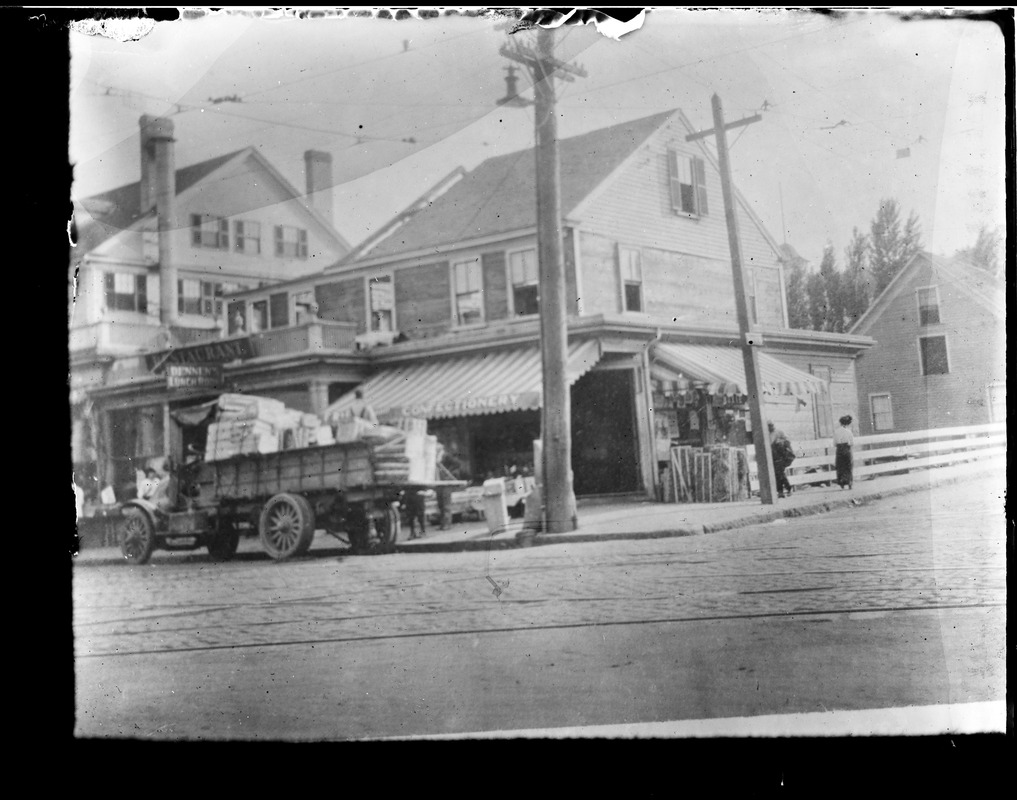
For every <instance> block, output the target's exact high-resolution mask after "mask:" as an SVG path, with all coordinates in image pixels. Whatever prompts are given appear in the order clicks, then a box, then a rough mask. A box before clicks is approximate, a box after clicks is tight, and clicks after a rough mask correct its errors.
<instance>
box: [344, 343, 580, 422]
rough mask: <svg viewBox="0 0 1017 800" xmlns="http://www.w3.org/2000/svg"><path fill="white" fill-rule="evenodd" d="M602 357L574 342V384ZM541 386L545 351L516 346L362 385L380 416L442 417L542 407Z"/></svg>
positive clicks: (429, 363)
mask: <svg viewBox="0 0 1017 800" xmlns="http://www.w3.org/2000/svg"><path fill="white" fill-rule="evenodd" d="M599 360H600V342H598V341H597V340H595V339H594V340H587V341H583V342H574V343H571V344H570V345H569V357H568V366H567V377H568V381H569V385H571V384H573V383H575V382H576V381H577V380H578V379H579V378H580V377H581V376H583V375H585V374H586V373H587V372H589V371H590V370H591V369H592V368H593V367H594V366H595V365H596V363H597V362H598V361H599ZM542 387H543V381H542V378H541V363H540V349H539V348H537V347H517V348H513V349H511V350H501V351H493V352H489V353H484V354H476V355H468V356H457V357H454V358H440V359H439V358H435V359H428V360H426V361H423V362H422V363H416V364H407V365H405V366H399V367H392V368H391V369H387V370H384V371H382V372H379V373H378V374H377V375H374V376H372V377H371V378H369V379H368V380H366V381H365V382H364V383H362V384H361V385H360V386H359V387H358V388H360V389H362V390H363V392H364V399H365V400H366V401H367V402H368V403H370V405H371V407H372V408H374V411H375V413H376V414H377V415H378V417H379V418H386V417H402V416H410V417H423V418H426V419H443V418H447V417H464V416H472V415H477V414H497V413H499V412H502V411H525V410H533V409H538V408H540V404H541V395H542ZM353 400H354V395H353V393H352V392H351V393H349V394H346V395H343V396H342V397H340V398H339V399H338V400H336V402H334V403H333V404H332V405H330V406H329V407H328V408H327V409H326V410H325V414H324V416H325V418H326V419H327V418H329V417H331V416H333V415H335V414H342V413H344V412H346V411H348V410H349V409H350V406H351V405H352V403H353Z"/></svg>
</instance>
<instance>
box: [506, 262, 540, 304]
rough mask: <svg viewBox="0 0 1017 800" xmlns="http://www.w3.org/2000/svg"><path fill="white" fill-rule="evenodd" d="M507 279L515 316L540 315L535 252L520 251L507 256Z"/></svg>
mask: <svg viewBox="0 0 1017 800" xmlns="http://www.w3.org/2000/svg"><path fill="white" fill-rule="evenodd" d="M509 278H510V280H511V282H512V308H513V309H514V310H515V315H516V316H517V317H526V316H530V315H531V314H538V313H540V294H539V281H538V275H537V251H536V250H521V251H519V252H517V253H511V254H509Z"/></svg>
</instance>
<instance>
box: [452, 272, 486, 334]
mask: <svg viewBox="0 0 1017 800" xmlns="http://www.w3.org/2000/svg"><path fill="white" fill-rule="evenodd" d="M452 270H453V280H454V281H455V291H456V309H455V314H456V324H457V325H474V324H476V323H478V322H483V321H484V279H483V274H482V272H481V270H480V259H479V258H475V259H473V260H472V261H457V262H455V263H454V264H453V265H452Z"/></svg>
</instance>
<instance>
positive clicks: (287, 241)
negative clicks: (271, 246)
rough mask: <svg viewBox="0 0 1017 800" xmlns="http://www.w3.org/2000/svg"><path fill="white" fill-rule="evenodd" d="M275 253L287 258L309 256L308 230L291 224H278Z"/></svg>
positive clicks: (276, 227)
mask: <svg viewBox="0 0 1017 800" xmlns="http://www.w3.org/2000/svg"><path fill="white" fill-rule="evenodd" d="M275 254H276V255H277V256H283V257H285V258H307V231H305V230H304V229H303V228H294V227H293V226H291V225H276V226H275Z"/></svg>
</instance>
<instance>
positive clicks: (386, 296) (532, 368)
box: [229, 111, 871, 495]
mask: <svg viewBox="0 0 1017 800" xmlns="http://www.w3.org/2000/svg"><path fill="white" fill-rule="evenodd" d="M692 131H693V128H692V126H691V125H690V124H689V122H688V121H687V120H686V119H685V118H684V116H683V115H682V113H681V112H680V111H672V112H667V113H662V114H656V115H653V116H650V117H646V118H643V119H638V120H634V121H631V122H625V123H622V124H619V125H614V126H611V127H609V128H605V129H602V130H597V131H594V132H591V133H588V134H584V135H582V136H577V137H574V138H570V139H565V140H563V141H561V143H560V151H561V208H562V212H563V219H562V228H563V245H564V248H563V249H564V254H565V259H564V260H565V265H564V266H565V271H566V284H567V295H568V312H569V323H568V325H569V339H570V357H569V366H568V373H569V380H570V382H571V384H572V392H571V397H572V401H571V403H572V409H571V411H572V427H573V468H574V469H573V471H574V474H575V489H576V492H577V494H580V495H584V494H598V493H606V492H646V493H650V494H652V493H653V492H654V489H655V484H656V481H657V475H658V455H662V454H663V453H664V452H666V448H667V447H668V446H669V445H670V443H671V442H673V441H678V442H684V443H692V444H704V443H705V444H709V443H719V442H725V441H726V442H730V443H732V444H740V443H743V442H744V441H745V438H746V433H745V427H746V424H747V416H748V415H747V413H746V408H747V407H746V404H745V401H746V397H745V379H744V374H743V370H742V362H741V354H740V351H739V348H738V345H739V339H738V329H737V322H736V314H735V306H734V291H733V281H732V275H731V266H730V255H729V252H728V240H727V230H726V225H725V219H724V209H723V201H722V198H721V188H720V178H719V172H718V170H717V166H716V163H715V160H714V158H713V155H712V153H711V152H710V150H709V148H708V147H707V146H705V145H704V143H703V142H702V141H697V142H694V143H689V142H687V141H686V139H685V137H686V135H687V134H688V133H690V132H692ZM534 161H535V159H534V154H533V151H531V150H524V151H520V152H518V153H511V154H509V155H504V156H499V157H496V158H492V159H489V160H487V161H485V162H483V163H482V164H480V165H479V166H478V167H477V168H476V169H474V170H473V171H471V172H465V171H464V170H457V171H456V172H453V173H452V174H450V175H449V176H448V177H447V178H446V179H444V180H442V181H441V182H440V183H439V184H438V185H437V186H436V187H435V188H434V190H433V191H432V192H429V193H428V194H426V195H425V196H424V197H422V198H420V199H419V200H417V201H416V202H414V203H412V204H411V205H410V206H409V207H408V208H407V209H406V211H404V212H403V213H402V214H400V215H398V216H397V217H396V218H395V219H393V220H392V221H391V222H390V223H389V224H387V225H385V226H384V227H382V228H381V229H380V230H379V231H378V233H377V234H376V235H374V236H372V237H371V238H369V239H368V240H367V241H365V242H364V243H362V244H361V245H360V246H358V247H357V248H356V249H355V250H354V251H353V252H352V253H351V254H350V255H349V256H348V257H346V258H345V259H343V260H342V261H339V262H338V263H336V264H335V265H332V266H330V267H328V268H327V269H326V270H325V271H324V272H323V273H321V274H318V275H314V276H308V277H306V278H300V279H296V280H293V281H289V282H287V283H285V284H279V285H276V286H273V287H270V288H266V289H261V290H257V289H254V290H250V291H247V292H243V293H238V294H237V295H235V296H233V297H232V298H230V300H229V303H230V307H231V309H233V310H235V311H236V312H238V314H239V315H241V316H245V317H248V318H249V317H250V316H251V315H252V313H254V311H255V307H256V306H259V304H260V306H259V307H265V305H266V304H267V305H268V306H270V307H271V306H272V304H273V303H275V304H276V305H278V306H279V307H280V308H284V307H294V306H296V305H297V304H299V305H301V306H305V305H307V304H308V303H309V302H310V300H311V298H313V301H314V303H315V304H316V305H317V309H316V311H317V316H318V318H319V322H317V323H315V324H319V325H323V326H329V325H341V326H349V327H350V328H351V329H352V331H353V333H354V335H355V337H356V343H357V349H356V351H355V352H354V353H353V354H352V357H353V358H359V359H361V360H360V362H359V363H360V365H361V366H360V369H361V370H362V373H361V374H362V375H363V377H364V381H363V382H362V388H363V389H364V390H365V391H366V394H367V396H368V399H369V400H370V401H371V402H372V404H373V405H374V406H375V409H376V411H377V412H378V413H379V415H380V416H382V417H383V418H384V417H395V416H400V415H403V414H409V415H413V416H422V417H426V418H427V419H428V420H429V421H430V426H429V427H430V430H431V431H432V432H433V433H436V434H437V435H438V437H439V439H440V440H441V441H442V443H443V444H444V445H445V448H446V450H447V451H448V452H449V453H450V454H451V457H452V459H453V461H454V462H458V467H459V468H460V474H461V475H463V476H464V477H468V478H472V479H477V480H479V479H482V478H484V477H486V476H488V475H490V474H500V473H501V472H503V471H504V469H505V468H506V467H510V466H513V465H514V466H516V467H520V466H527V465H529V463H530V462H531V461H532V442H533V440H534V439H536V438H538V437H539V432H540V431H539V426H540V422H539V418H540V415H539V411H538V409H539V408H540V403H541V379H540V353H539V335H540V319H539V317H538V315H537V291H538V283H539V281H538V275H539V270H540V269H541V268H542V267H541V265H540V264H539V261H538V257H537V242H536V208H535V179H534V170H535V163H534ZM737 213H738V217H739V222H740V232H741V240H742V248H743V252H744V259H745V265H744V266H745V270H746V284H747V286H748V287H749V304H750V312H751V317H752V325H753V328H754V331H755V333H754V338H755V339H756V340H757V341H761V342H762V346H763V353H762V364H763V381H764V384H765V387H766V388H765V402H766V413H767V416H768V417H769V418H770V419H772V420H774V421H775V422H776V423H777V424H778V425H780V426H781V427H782V428H783V429H785V430H786V431H787V432H788V434H789V435H790V436H791V437H792V438H796V439H812V438H816V437H817V436H822V435H826V434H829V433H830V432H831V431H832V420H833V419H835V418H836V416H838V415H840V414H842V413H852V414H857V410H858V409H857V387H856V383H855V374H854V362H855V358H856V356H857V355H858V353H859V352H861V351H862V350H864V349H865V348H866V347H868V346H870V345H871V340H870V339H868V338H866V337H859V336H848V335H840V334H825V333H816V332H814V331H800V330H791V329H789V328H788V327H787V313H786V307H785V306H786V302H785V298H784V292H783V276H782V266H781V261H780V252H779V249H778V245H777V243H776V242H775V241H774V239H773V238H772V237H771V236H770V235H769V233H768V232H767V231H766V230H765V228H764V226H763V225H762V223H761V221H760V220H759V218H758V217H757V216H756V214H755V213H753V211H752V209H751V207H750V206H749V204H748V202H747V201H746V200H745V198H743V197H742V196H741V195H737ZM273 297H274V298H275V299H274V300H273ZM231 313H232V312H231ZM281 319H288V317H286V316H282V317H281ZM272 324H273V319H272V318H270V319H269V325H272ZM279 330H280V332H281V331H282V330H285V326H282V327H280V328H279ZM323 357H324V355H323V353H318V354H316V355H315V356H314V358H306V357H304V356H300V355H298V356H295V357H293V358H288V359H283V360H281V361H280V372H278V373H277V376H278V377H279V378H280V383H279V384H278V385H277V386H275V387H273V388H272V389H271V390H272V391H274V392H277V394H276V395H275V396H280V397H284V398H285V399H286V400H287V402H289V403H291V404H292V405H296V406H298V407H301V408H303V409H304V410H308V411H315V412H317V413H329V412H335V411H342V410H343V409H344V408H346V407H347V406H348V405H349V402H350V400H351V396H350V395H349V394H348V393H347V392H346V390H348V389H350V388H352V387H351V386H350V385H349V384H347V383H346V380H347V379H348V378H349V377H350V375H351V372H350V371H347V372H345V373H340V372H338V371H337V372H333V373H332V376H333V378H334V380H332V381H328V380H327V369H326V370H325V371H324V372H322V373H318V374H317V377H315V376H313V375H312V374H311V373H310V372H309V371H308V369H317V367H316V366H315V367H311V366H310V365H312V364H321V359H322V358H323ZM329 357H335V358H339V357H340V355H339V354H337V353H331V354H330V355H329ZM344 357H350V354H345V356H344ZM344 363H346V362H344ZM283 365H286V369H289V370H290V373H289V374H290V375H291V377H292V380H291V381H290V382H289V384H288V385H286V386H284V385H283V384H282V382H281V379H282V376H283V375H284V372H283V371H282V367H283ZM301 369H303V370H304V372H300V370H301ZM315 381H317V383H315ZM265 388H266V390H267V389H268V388H269V387H265ZM326 397H327V398H328V401H329V404H323V400H324V399H325V398H326ZM333 401H334V402H333Z"/></svg>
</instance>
